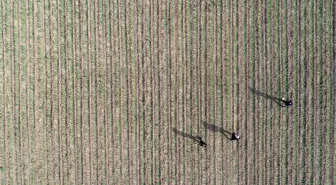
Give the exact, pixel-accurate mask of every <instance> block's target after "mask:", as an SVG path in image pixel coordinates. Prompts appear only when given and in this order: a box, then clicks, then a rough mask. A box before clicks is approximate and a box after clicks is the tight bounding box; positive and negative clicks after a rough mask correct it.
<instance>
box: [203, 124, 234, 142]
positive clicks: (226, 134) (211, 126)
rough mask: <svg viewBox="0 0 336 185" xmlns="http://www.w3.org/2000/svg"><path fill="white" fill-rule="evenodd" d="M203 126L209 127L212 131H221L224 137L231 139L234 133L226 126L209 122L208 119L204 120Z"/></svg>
mask: <svg viewBox="0 0 336 185" xmlns="http://www.w3.org/2000/svg"><path fill="white" fill-rule="evenodd" d="M203 126H204V128H205V129H208V130H210V131H211V132H219V133H221V134H222V135H223V136H224V137H226V138H227V139H229V140H231V136H232V133H231V132H229V131H228V130H225V129H224V128H222V127H219V126H217V125H215V124H210V123H207V122H206V121H203Z"/></svg>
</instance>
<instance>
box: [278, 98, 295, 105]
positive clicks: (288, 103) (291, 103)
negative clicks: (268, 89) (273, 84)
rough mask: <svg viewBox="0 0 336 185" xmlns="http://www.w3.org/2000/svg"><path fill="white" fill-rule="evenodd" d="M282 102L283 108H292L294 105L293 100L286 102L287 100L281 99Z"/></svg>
mask: <svg viewBox="0 0 336 185" xmlns="http://www.w3.org/2000/svg"><path fill="white" fill-rule="evenodd" d="M281 101H282V102H283V104H282V106H283V107H286V106H287V107H288V106H292V105H293V102H292V100H288V101H287V100H286V99H285V98H281Z"/></svg>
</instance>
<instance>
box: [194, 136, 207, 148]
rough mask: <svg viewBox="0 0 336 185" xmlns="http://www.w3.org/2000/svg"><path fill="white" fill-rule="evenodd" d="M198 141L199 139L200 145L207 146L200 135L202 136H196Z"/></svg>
mask: <svg viewBox="0 0 336 185" xmlns="http://www.w3.org/2000/svg"><path fill="white" fill-rule="evenodd" d="M196 141H198V144H199V145H200V146H204V147H206V146H207V144H206V143H205V142H204V141H203V140H202V137H200V136H197V137H196Z"/></svg>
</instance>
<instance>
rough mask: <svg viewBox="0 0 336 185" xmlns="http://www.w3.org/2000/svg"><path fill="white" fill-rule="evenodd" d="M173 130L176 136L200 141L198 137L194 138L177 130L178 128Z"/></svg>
mask: <svg viewBox="0 0 336 185" xmlns="http://www.w3.org/2000/svg"><path fill="white" fill-rule="evenodd" d="M172 129H173V132H174V133H175V134H176V135H180V136H182V137H185V138H188V139H191V140H194V141H198V140H197V137H196V136H193V135H191V134H187V133H184V132H181V131H179V130H177V129H176V128H172Z"/></svg>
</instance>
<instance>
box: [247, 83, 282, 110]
mask: <svg viewBox="0 0 336 185" xmlns="http://www.w3.org/2000/svg"><path fill="white" fill-rule="evenodd" d="M249 89H250V90H251V92H252V93H253V94H256V95H258V96H261V97H263V98H266V99H269V100H272V101H274V102H275V103H276V104H278V105H279V106H282V104H281V101H282V100H281V98H278V97H275V96H271V95H269V94H266V93H264V92H261V91H258V90H256V89H255V88H253V87H249Z"/></svg>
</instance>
